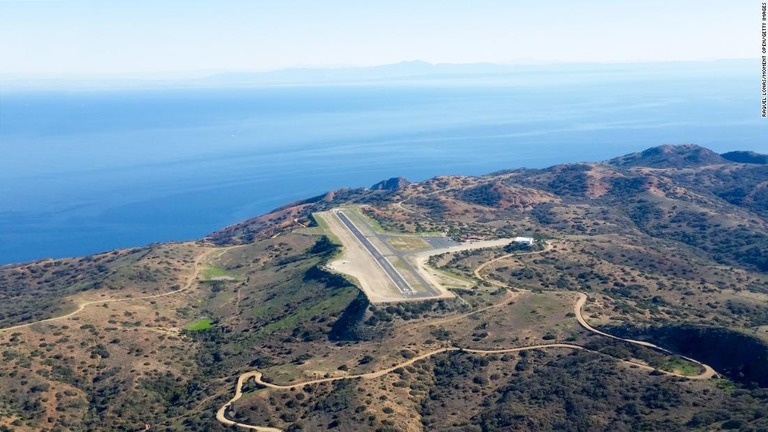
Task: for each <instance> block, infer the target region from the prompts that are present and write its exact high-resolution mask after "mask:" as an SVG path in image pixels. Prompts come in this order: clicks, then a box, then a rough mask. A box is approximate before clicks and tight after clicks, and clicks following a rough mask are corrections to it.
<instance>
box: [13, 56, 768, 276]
mask: <svg viewBox="0 0 768 432" xmlns="http://www.w3.org/2000/svg"><path fill="white" fill-rule="evenodd" d="M744 65H745V66H744V67H743V68H742V67H741V66H739V67H735V68H727V71H726V72H723V71H722V70H720V69H717V70H716V71H715V70H712V71H708V70H701V68H694V69H690V68H691V67H690V66H689V67H688V68H689V70H685V68H682V67H681V68H680V70H676V71H673V72H669V71H668V72H665V73H660V74H652V73H644V74H631V73H629V74H627V73H613V72H611V73H599V71H598V72H595V73H589V74H581V75H573V74H563V75H558V74H551V75H542V73H541V72H540V71H539V72H535V73H534V72H531V73H530V74H518V75H515V76H510V77H503V78H500V77H493V78H483V79H480V78H477V77H475V78H473V79H438V78H434V77H433V78H430V79H426V78H425V79H419V80H405V79H397V80H390V81H387V82H370V81H368V82H355V83H351V84H341V83H328V84H323V85H296V86H291V85H280V86H276V85H272V86H268V85H263V86H250V87H248V88H235V87H219V88H212V87H209V88H203V87H190V88H184V89H181V88H180V89H161V88H154V89H122V90H107V89H102V90H88V91H83V90H81V91H76V90H69V91H64V90H46V91H42V90H36V91H32V90H24V91H21V90H19V91H10V90H6V91H3V92H2V93H0V150H2V158H0V263H10V262H20V261H27V260H33V259H39V258H44V257H63V256H76V255H84V254H89V253H94V252H99V251H105V250H109V249H113V248H120V247H130V246H141V245H145V244H148V243H152V242H160V241H170V240H190V239H196V238H200V237H202V236H204V235H205V234H207V233H209V232H212V231H215V230H216V229H218V228H222V227H224V226H226V225H229V224H232V223H235V222H238V221H241V220H243V219H247V218H249V217H253V216H256V215H259V214H262V213H265V212H267V211H269V210H271V209H273V208H275V207H278V206H280V205H283V204H286V203H288V202H291V201H293V200H297V199H300V198H304V197H309V196H313V195H317V194H320V193H322V192H325V191H327V190H331V189H336V188H340V187H345V186H349V187H365V186H370V185H371V184H373V183H375V182H376V181H379V180H382V179H385V178H389V177H393V176H403V177H407V178H408V179H410V180H417V181H418V180H424V179H426V178H429V177H432V176H435V175H441V174H463V175H480V174H484V173H489V172H492V171H497V170H502V169H510V168H518V167H530V168H542V167H546V166H550V165H553V164H557V163H564V162H576V161H599V160H604V159H608V158H612V157H615V156H619V155H621V154H625V153H629V152H633V151H639V150H643V149H645V148H648V147H652V146H656V145H660V144H682V143H696V144H699V145H702V146H705V147H709V148H711V149H713V150H715V151H719V152H724V151H729V150H736V149H739V150H755V151H761V152H768V141H766V138H768V133H767V132H766V127H768V123H766V121H765V119H761V118H760V106H759V85H758V84H759V71H758V69H757V67H755V65H753V64H752V63H744Z"/></svg>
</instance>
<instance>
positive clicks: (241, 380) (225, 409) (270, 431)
mask: <svg viewBox="0 0 768 432" xmlns="http://www.w3.org/2000/svg"><path fill="white" fill-rule="evenodd" d="M586 300H587V296H586V295H585V294H583V293H578V299H577V300H576V303H575V305H574V309H573V310H574V313H575V314H576V319H577V320H578V321H579V324H581V325H582V327H584V328H585V329H587V330H589V331H590V332H593V333H596V334H598V335H601V336H605V337H609V338H612V339H616V340H621V341H625V342H630V343H634V344H637V345H642V346H644V347H648V348H652V349H655V350H659V351H661V352H664V353H670V352H669V351H668V350H665V349H664V348H661V347H659V346H657V345H654V344H651V343H648V342H644V341H637V340H634V339H624V338H620V337H617V336H614V335H610V334H608V333H605V332H601V331H600V330H597V329H595V328H593V327H592V326H590V325H589V324H588V323H587V322H586V321H585V320H584V318H583V316H582V308H583V306H584V304H585V303H586ZM539 349H572V350H581V351H586V352H590V353H593V354H598V355H602V356H606V357H611V358H613V359H616V358H615V357H612V356H610V355H608V354H605V353H601V352H598V351H593V350H590V349H588V348H585V347H583V346H580V345H573V344H564V343H551V344H539V345H530V346H523V347H516V348H505V349H498V350H482V349H473V348H459V347H445V348H439V349H436V350H434V351H429V352H427V353H424V354H421V355H418V356H416V357H413V358H411V359H409V360H407V361H404V362H402V363H399V364H397V365H395V366H392V367H389V368H386V369H381V370H378V371H375V372H369V373H364V374H358V375H346V376H338V377H330V378H320V379H315V380H309V381H302V382H297V383H293V384H274V383H270V382H265V381H264V380H263V379H262V378H263V374H262V373H261V372H260V371H258V370H254V371H251V372H246V373H243V374H241V375H240V376H239V377H238V379H237V384H236V385H235V395H234V396H233V397H232V399H230V400H229V402H227V403H226V404H224V405H222V407H221V408H219V410H218V411H217V412H216V420H218V421H219V422H220V423H222V424H224V425H227V426H237V427H241V428H244V429H250V430H255V431H258V432H282V430H281V429H277V428H273V427H268V426H255V425H250V424H247V423H241V422H237V421H234V420H231V419H229V418H228V417H227V414H228V413H229V410H230V408H231V407H232V404H234V403H235V402H236V401H238V400H239V399H240V398H241V397H242V396H243V392H242V388H243V385H244V384H245V383H246V382H247V381H248V380H250V379H253V380H254V381H255V382H256V384H258V385H261V386H264V387H266V388H268V389H272V390H290V389H292V388H298V387H303V386H305V385H312V384H320V383H326V382H334V381H341V380H349V379H366V380H367V379H375V378H379V377H382V376H384V375H386V374H388V373H391V372H393V371H395V370H396V369H399V368H402V367H405V366H409V365H411V364H413V363H416V362H417V361H420V360H424V359H426V358H429V357H432V356H434V355H436V354H440V353H444V352H449V351H462V352H467V353H472V354H479V355H489V354H508V353H515V352H520V351H530V350H539ZM670 354H671V353H670ZM681 357H682V356H681ZM683 358H685V359H686V360H689V361H691V362H694V363H696V364H698V365H700V366H701V367H702V368H704V372H703V373H701V374H699V375H695V376H689V375H682V374H678V373H675V372H668V371H665V370H660V369H656V368H654V367H652V366H649V365H647V364H644V363H638V362H634V361H630V360H623V359H616V360H618V361H619V362H620V363H624V364H627V365H630V366H631V367H635V368H640V369H643V370H647V371H657V372H660V373H663V374H665V375H669V376H674V377H679V378H686V379H693V380H706V379H710V378H712V377H714V376H716V375H717V373H716V372H715V371H714V369H712V368H711V367H709V366H708V365H705V364H704V363H701V362H699V361H697V360H694V359H691V358H688V357H683Z"/></svg>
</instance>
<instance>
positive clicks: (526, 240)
mask: <svg viewBox="0 0 768 432" xmlns="http://www.w3.org/2000/svg"><path fill="white" fill-rule="evenodd" d="M513 242H514V243H516V244H524V245H526V246H533V244H534V243H535V242H536V240H534V239H533V238H532V237H515V239H514V240H513Z"/></svg>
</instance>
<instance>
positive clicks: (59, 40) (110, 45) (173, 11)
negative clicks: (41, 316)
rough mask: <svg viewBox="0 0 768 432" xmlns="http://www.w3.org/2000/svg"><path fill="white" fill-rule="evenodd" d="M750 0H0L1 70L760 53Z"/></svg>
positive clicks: (118, 70) (186, 69) (112, 71)
mask: <svg viewBox="0 0 768 432" xmlns="http://www.w3.org/2000/svg"><path fill="white" fill-rule="evenodd" d="M759 30H760V2H758V1H753V0H695V1H694V0H633V1H624V0H580V1H574V0H567V1H566V0H525V1H523V0H463V1H457V0H387V1H374V0H365V1H361V0H322V1H320V0H314V1H309V0H210V1H197V0H184V1H177V0H97V1H90V0H0V59H1V60H0V74H19V75H38V74H42V75H120V74H153V73H167V72H175V73H176V72H178V73H192V72H207V71H211V72H214V71H215V72H219V71H260V70H274V69H282V68H291V67H306V66H312V67H332V66H369V65H378V64H388V63H397V62H400V61H408V60H417V59H418V60H423V61H428V62H432V63H473V62H492V63H518V62H547V63H552V62H558V63H559V62H565V63H571V62H600V63H602V62H610V63H620V62H637V61H668V60H712V59H728V58H756V57H758V55H759V51H758V49H759V42H760V41H759V33H760V31H759Z"/></svg>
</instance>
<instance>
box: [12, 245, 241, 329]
mask: <svg viewBox="0 0 768 432" xmlns="http://www.w3.org/2000/svg"><path fill="white" fill-rule="evenodd" d="M237 247H241V245H238V246H228V247H224V248H213V249H207V250H205V251H203V252H202V253H201V254H200V255H198V256H197V257H196V258H195V261H194V263H193V265H194V267H193V271H192V272H191V273H190V275H189V277H187V279H186V281H185V282H184V285H182V287H181V288H179V289H177V290H173V291H168V292H164V293H161V294H153V295H148V296H143V297H124V298H116V299H102V300H91V301H86V302H82V303H80V304H78V305H77V309H75V310H74V311H72V312H70V313H68V314H66V315H60V316H57V317H53V318H47V319H44V320H40V321H35V322H31V323H25V324H19V325H15V326H11V327H6V328H3V329H0V332H7V331H11V330H17V329H20V328H25V327H29V326H31V325H34V324H40V323H45V322H52V321H58V320H62V319H67V318H70V317H73V316H75V315H77V314H79V313H80V312H82V311H83V309H85V308H87V307H88V306H92V305H102V304H104V303H117V302H126V301H141V300H151V299H156V298H160V297H166V296H170V295H174V294H178V293H181V292H184V291H186V290H188V289H190V288H191V287H192V286H193V285H194V283H195V280H197V276H198V275H199V274H200V269H201V264H202V263H203V261H205V260H206V259H207V258H208V257H209V255H211V254H213V253H214V252H219V254H218V255H217V256H216V258H218V257H220V256H222V255H223V254H224V253H225V252H227V251H229V250H231V249H234V248H237ZM148 329H149V328H148ZM153 331H160V332H161V333H165V332H168V330H162V329H154V330H153Z"/></svg>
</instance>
